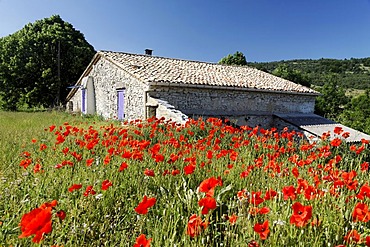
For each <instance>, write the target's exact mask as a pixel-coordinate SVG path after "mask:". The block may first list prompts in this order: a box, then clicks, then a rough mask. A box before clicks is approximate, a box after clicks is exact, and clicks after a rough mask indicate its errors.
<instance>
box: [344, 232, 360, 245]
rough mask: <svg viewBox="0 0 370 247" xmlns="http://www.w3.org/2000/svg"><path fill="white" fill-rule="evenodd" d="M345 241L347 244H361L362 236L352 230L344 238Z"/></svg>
mask: <svg viewBox="0 0 370 247" xmlns="http://www.w3.org/2000/svg"><path fill="white" fill-rule="evenodd" d="M344 241H345V242H346V243H353V242H354V243H360V241H361V236H360V234H359V233H358V232H357V230H350V231H349V232H348V233H347V235H346V236H344Z"/></svg>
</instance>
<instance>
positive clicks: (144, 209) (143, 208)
mask: <svg viewBox="0 0 370 247" xmlns="http://www.w3.org/2000/svg"><path fill="white" fill-rule="evenodd" d="M156 201H157V199H155V198H154V197H152V198H148V197H147V196H146V195H145V196H144V197H143V200H142V201H141V202H140V203H139V204H138V205H137V207H136V208H135V211H136V213H138V214H147V213H148V208H150V207H153V206H154V204H155V203H156Z"/></svg>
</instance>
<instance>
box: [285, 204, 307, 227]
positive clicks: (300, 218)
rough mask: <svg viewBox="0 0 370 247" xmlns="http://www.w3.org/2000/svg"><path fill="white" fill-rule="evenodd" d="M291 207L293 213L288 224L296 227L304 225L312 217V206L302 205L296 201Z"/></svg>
mask: <svg viewBox="0 0 370 247" xmlns="http://www.w3.org/2000/svg"><path fill="white" fill-rule="evenodd" d="M292 208H293V215H292V216H291V217H290V224H294V225H296V226H298V227H303V226H305V225H306V224H307V223H308V221H309V220H310V219H311V217H312V206H303V205H302V204H301V203H300V202H296V203H294V204H293V206H292Z"/></svg>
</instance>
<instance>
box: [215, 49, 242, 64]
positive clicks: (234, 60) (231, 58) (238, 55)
mask: <svg viewBox="0 0 370 247" xmlns="http://www.w3.org/2000/svg"><path fill="white" fill-rule="evenodd" d="M218 63H219V64H226V65H247V59H246V58H245V56H244V54H243V53H242V52H240V51H237V52H235V53H234V54H233V55H231V54H229V55H227V56H226V57H224V58H222V59H221V60H220V61H219V62H218Z"/></svg>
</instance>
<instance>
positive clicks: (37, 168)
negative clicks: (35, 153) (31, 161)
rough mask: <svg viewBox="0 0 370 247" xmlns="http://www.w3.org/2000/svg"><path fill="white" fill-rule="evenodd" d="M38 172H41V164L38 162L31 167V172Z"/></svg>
mask: <svg viewBox="0 0 370 247" xmlns="http://www.w3.org/2000/svg"><path fill="white" fill-rule="evenodd" d="M38 172H42V166H41V165H40V164H39V163H37V164H35V166H34V167H33V173H38Z"/></svg>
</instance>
